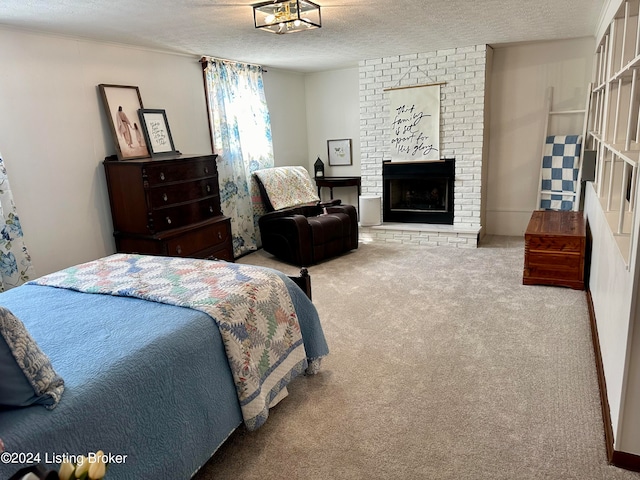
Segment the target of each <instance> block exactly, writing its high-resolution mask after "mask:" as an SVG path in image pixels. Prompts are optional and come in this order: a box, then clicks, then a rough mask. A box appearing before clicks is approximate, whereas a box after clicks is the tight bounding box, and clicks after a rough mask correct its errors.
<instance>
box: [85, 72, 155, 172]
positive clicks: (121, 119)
mask: <svg viewBox="0 0 640 480" xmlns="http://www.w3.org/2000/svg"><path fill="white" fill-rule="evenodd" d="M98 89H99V90H100V96H101V97H102V103H103V105H104V110H105V113H106V115H107V120H108V122H109V127H110V129H111V134H112V135H113V140H114V142H115V145H116V153H117V155H118V160H129V159H134V158H147V157H149V149H148V148H147V142H146V140H145V138H144V132H143V131H142V126H141V125H140V120H139V119H138V110H140V109H141V108H143V107H142V97H141V96H140V90H139V89H138V87H134V86H128V85H107V84H104V83H101V84H100V85H98Z"/></svg>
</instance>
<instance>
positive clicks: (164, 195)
mask: <svg viewBox="0 0 640 480" xmlns="http://www.w3.org/2000/svg"><path fill="white" fill-rule="evenodd" d="M162 199H163V200H164V201H165V202H166V201H167V200H169V197H167V194H166V193H163V194H162Z"/></svg>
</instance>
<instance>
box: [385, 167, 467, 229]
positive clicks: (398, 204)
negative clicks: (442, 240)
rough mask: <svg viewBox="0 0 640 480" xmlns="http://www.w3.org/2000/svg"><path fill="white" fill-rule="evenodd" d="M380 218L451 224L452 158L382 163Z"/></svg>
mask: <svg viewBox="0 0 640 480" xmlns="http://www.w3.org/2000/svg"><path fill="white" fill-rule="evenodd" d="M382 178H383V201H384V208H383V221H384V222H400V223H432V224H441V225H453V217H454V215H453V198H454V196H453V186H454V180H455V159H453V158H448V159H444V160H441V161H435V162H391V161H386V162H383V164H382Z"/></svg>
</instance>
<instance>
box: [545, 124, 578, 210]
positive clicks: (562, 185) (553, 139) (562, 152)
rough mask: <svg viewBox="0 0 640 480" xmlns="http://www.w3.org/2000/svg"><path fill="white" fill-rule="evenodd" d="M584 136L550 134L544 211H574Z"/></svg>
mask: <svg viewBox="0 0 640 480" xmlns="http://www.w3.org/2000/svg"><path fill="white" fill-rule="evenodd" d="M581 147H582V135H549V136H548V137H547V140H546V143H545V146H544V152H543V157H542V185H541V190H542V194H541V196H540V209H542V210H573V207H574V202H576V201H578V199H576V191H577V184H578V175H579V170H580V149H581Z"/></svg>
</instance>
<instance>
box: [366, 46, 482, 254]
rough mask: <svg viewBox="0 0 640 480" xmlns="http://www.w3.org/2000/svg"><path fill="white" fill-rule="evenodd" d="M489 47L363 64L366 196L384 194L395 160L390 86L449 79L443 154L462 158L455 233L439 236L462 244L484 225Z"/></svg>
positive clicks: (443, 115) (443, 105)
mask: <svg viewBox="0 0 640 480" xmlns="http://www.w3.org/2000/svg"><path fill="white" fill-rule="evenodd" d="M487 48H488V47H487V46H486V45H475V46H470V47H461V48H452V49H448V50H437V51H435V52H427V53H417V54H410V55H399V56H398V55H396V56H391V57H383V58H377V59H371V60H363V61H361V62H360V64H359V73H360V81H359V84H360V152H361V159H360V165H361V176H362V194H363V195H380V196H382V162H383V160H389V159H390V158H391V154H390V138H389V128H388V118H389V97H388V94H387V93H386V92H384V89H385V88H393V87H402V86H411V85H420V84H425V83H434V82H446V83H445V84H444V85H442V86H441V90H440V96H441V99H440V100H441V102H440V155H441V156H442V157H454V158H455V159H456V178H455V185H454V225H453V227H454V228H453V231H452V232H450V233H447V229H443V230H444V232H438V236H439V237H442V236H443V235H444V236H445V237H447V236H452V237H454V238H453V239H451V240H450V241H449V243H451V244H455V245H459V244H460V243H461V242H460V241H459V235H458V233H457V231H458V230H464V231H465V234H466V235H467V236H468V234H469V232H474V231H477V232H479V231H480V227H481V224H480V218H481V208H482V204H481V188H482V171H483V170H482V161H483V155H482V154H483V144H484V134H485V109H484V103H485V75H486V66H487ZM416 67H417V68H416ZM432 229H433V228H432V227H431V228H429V230H432ZM385 235H387V234H385ZM471 237H474V236H473V235H471ZM476 238H477V234H476ZM462 243H465V244H466V243H467V242H462ZM471 243H473V245H474V246H475V242H473V241H472V242H471Z"/></svg>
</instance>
